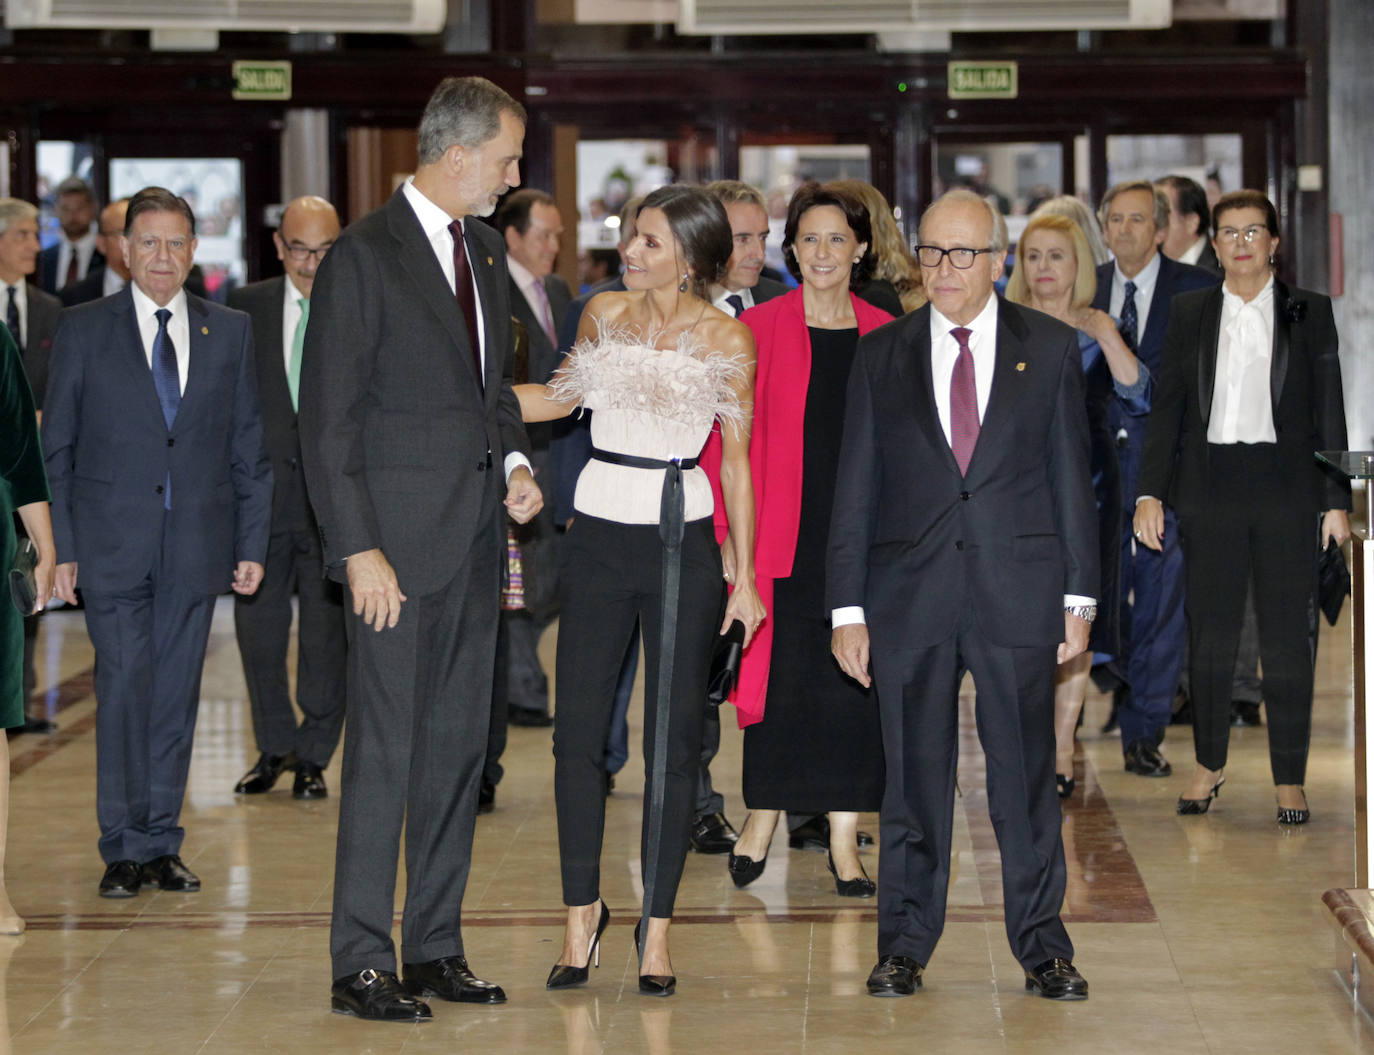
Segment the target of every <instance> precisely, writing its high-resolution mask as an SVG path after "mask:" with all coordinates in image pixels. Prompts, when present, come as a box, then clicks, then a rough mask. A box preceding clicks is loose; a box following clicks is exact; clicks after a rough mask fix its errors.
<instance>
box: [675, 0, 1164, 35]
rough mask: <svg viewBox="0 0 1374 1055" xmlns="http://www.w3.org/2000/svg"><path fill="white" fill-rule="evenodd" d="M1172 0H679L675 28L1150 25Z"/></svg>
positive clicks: (712, 31) (703, 31)
mask: <svg viewBox="0 0 1374 1055" xmlns="http://www.w3.org/2000/svg"><path fill="white" fill-rule="evenodd" d="M1172 8H1173V4H1172V0H866V2H862V3H843V2H837V0H679V5H678V23H677V28H678V32H680V33H691V34H698V35H712V36H714V35H717V34H720V35H725V36H728V35H731V34H752V33H883V32H925V31H935V30H944V31H956V32H965V33H968V32H979V31H982V32H993V31H999V32H1000V31H1006V30H1017V29H1026V30H1034V29H1128V28H1134V29H1152V28H1159V27H1163V26H1167V25H1169V24H1170V20H1171V18H1172Z"/></svg>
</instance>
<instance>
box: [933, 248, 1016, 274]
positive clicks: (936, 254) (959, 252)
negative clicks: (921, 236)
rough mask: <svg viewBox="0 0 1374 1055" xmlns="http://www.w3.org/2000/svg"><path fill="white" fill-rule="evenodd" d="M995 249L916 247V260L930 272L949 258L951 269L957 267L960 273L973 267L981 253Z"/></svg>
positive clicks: (993, 251) (991, 251)
mask: <svg viewBox="0 0 1374 1055" xmlns="http://www.w3.org/2000/svg"><path fill="white" fill-rule="evenodd" d="M995 252H997V250H995V249H965V248H963V247H962V246H959V247H956V248H954V249H941V248H940V247H939V246H938V245H918V246H917V247H916V259H917V260H919V261H920V262H921V266H922V267H928V268H930V269H931V270H934V269H935V268H937V267H939V266H940V261H941V260H943V259H944V258H945V257H949V263H950V266H951V267H957V268H958V269H959V270H960V271H967V270H968V269H969V268H971V267H972V266H973V262H974V261H975V260H976V259H978V257H979V255H980V254H982V253H995Z"/></svg>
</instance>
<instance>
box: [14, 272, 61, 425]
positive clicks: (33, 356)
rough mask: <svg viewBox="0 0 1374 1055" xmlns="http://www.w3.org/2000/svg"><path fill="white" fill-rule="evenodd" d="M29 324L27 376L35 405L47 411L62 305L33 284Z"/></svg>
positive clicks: (25, 366)
mask: <svg viewBox="0 0 1374 1055" xmlns="http://www.w3.org/2000/svg"><path fill="white" fill-rule="evenodd" d="M28 298H29V325H28V333H27V334H26V336H27V338H28V339H27V340H26V341H25V342H24V349H23V359H24V373H25V374H26V375H27V376H28V379H29V387H30V388H31V389H33V403H34V406H35V407H37V408H38V409H39V410H42V409H43V394H44V391H45V390H46V389H47V387H48V360H49V358H50V357H51V356H52V341H53V337H54V336H56V334H57V317H58V316H59V315H60V314H61V313H62V302H61V301H60V300H58V299H57V298H56V297H54V296H53V295H52V294H51V293H44V292H43V291H42V290H41V289H39V288H38V287H37V286H35V285H34V284H33V283H29V288H28Z"/></svg>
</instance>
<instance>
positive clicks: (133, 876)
mask: <svg viewBox="0 0 1374 1055" xmlns="http://www.w3.org/2000/svg"><path fill="white" fill-rule="evenodd" d="M142 886H143V866H142V865H141V864H139V863H138V862H137V861H111V862H110V863H109V864H108V865H106V866H105V874H104V875H103V876H102V877H101V879H100V896H101V897H136V896H137V895H138V891H139V888H140V887H142Z"/></svg>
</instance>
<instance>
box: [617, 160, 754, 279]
mask: <svg viewBox="0 0 1374 1055" xmlns="http://www.w3.org/2000/svg"><path fill="white" fill-rule="evenodd" d="M645 209H660V210H662V212H663V215H664V217H665V218H666V219H667V221H668V228H669V230H671V231H672V232H673V237H674V238H676V239H677V244H678V246H679V247H681V249H682V256H683V259H684V260H686V262H687V267H688V268H689V269H690V271H691V282H692V292H694V293H695V294H696V295H697V296H698V297H701V298H702V299H703V300H710V299H711V298H710V296H709V295H708V290H709V289H710V288H711V286H712V285H713V284H714V283H716V282H719V281H720V280H721V279H722V278H724V277H725V271H726V268H727V267H728V265H729V263H730V254H731V253H732V252H734V248H735V240H734V237H733V236H732V235H731V234H730V217H729V216H727V215H726V214H725V206H724V205H722V204H721V203H720V202H719V201H718V200H717V199H716V198H715V197H714V196H713V195H710V194H707V193H706V192H705V191H704V190H702V189H701V188H700V187H689V186H687V185H686V184H683V183H672V184H669V185H668V186H666V187H659V188H658V190H656V191H652V192H651V193H650V194H648V195H647V196H646V197H645V199H644V203H643V204H642V205H640V207H639V212H638V213H636V214H635V216H636V218H638V216H639V215H640V213H643V212H644V210H645Z"/></svg>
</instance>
